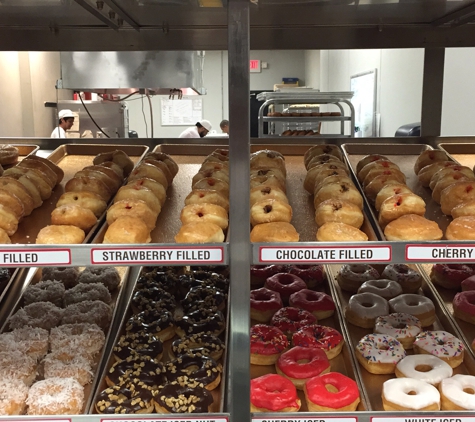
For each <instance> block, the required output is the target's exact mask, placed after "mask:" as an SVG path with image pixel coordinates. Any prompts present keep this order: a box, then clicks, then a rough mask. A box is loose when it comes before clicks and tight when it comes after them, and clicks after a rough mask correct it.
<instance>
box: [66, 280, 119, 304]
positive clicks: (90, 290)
mask: <svg viewBox="0 0 475 422" xmlns="http://www.w3.org/2000/svg"><path fill="white" fill-rule="evenodd" d="M85 300H100V301H101V302H104V303H107V304H110V303H111V302H112V298H111V295H110V293H109V290H108V289H107V287H106V286H104V284H102V283H80V284H78V285H77V286H75V287H73V288H72V289H69V290H67V291H66V292H65V293H64V306H69V305H72V304H74V303H79V302H83V301H85Z"/></svg>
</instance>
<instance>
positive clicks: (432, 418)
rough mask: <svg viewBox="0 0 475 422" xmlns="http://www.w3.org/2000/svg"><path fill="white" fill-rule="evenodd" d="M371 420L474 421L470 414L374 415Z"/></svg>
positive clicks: (375, 421) (373, 421) (395, 421)
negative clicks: (402, 416) (398, 416)
mask: <svg viewBox="0 0 475 422" xmlns="http://www.w3.org/2000/svg"><path fill="white" fill-rule="evenodd" d="M371 422H475V417H471V416H457V417H455V416H446V415H444V417H442V418H441V417H438V416H433V415H423V416H422V417H421V416H420V415H418V416H406V417H405V418H395V417H392V416H388V417H381V418H379V417H376V418H371Z"/></svg>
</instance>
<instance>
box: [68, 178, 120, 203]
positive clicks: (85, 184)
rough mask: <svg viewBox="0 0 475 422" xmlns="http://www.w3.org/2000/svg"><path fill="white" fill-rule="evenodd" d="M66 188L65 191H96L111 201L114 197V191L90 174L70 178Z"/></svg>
mask: <svg viewBox="0 0 475 422" xmlns="http://www.w3.org/2000/svg"><path fill="white" fill-rule="evenodd" d="M64 190H65V192H83V191H87V192H92V193H96V194H97V195H99V196H100V197H101V198H102V199H103V200H104V201H106V202H109V199H111V197H112V191H111V190H110V189H109V187H108V186H107V185H106V184H105V183H104V182H103V181H102V180H100V179H96V178H94V177H90V176H82V177H73V178H72V179H70V180H68V182H67V183H66V186H65V187H64Z"/></svg>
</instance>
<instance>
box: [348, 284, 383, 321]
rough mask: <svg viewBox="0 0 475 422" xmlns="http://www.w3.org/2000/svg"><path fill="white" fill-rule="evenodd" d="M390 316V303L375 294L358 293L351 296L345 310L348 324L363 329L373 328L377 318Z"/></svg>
mask: <svg viewBox="0 0 475 422" xmlns="http://www.w3.org/2000/svg"><path fill="white" fill-rule="evenodd" d="M388 314H389V305H388V301H387V300H386V299H384V298H383V297H381V296H378V295H376V294H374V293H357V294H355V295H353V296H351V298H350V300H349V301H348V306H347V307H346V309H345V318H346V319H347V320H348V322H350V323H351V324H353V325H356V326H358V327H362V328H373V327H374V323H375V322H376V318H378V317H379V316H381V315H388Z"/></svg>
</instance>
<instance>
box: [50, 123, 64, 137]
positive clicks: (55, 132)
mask: <svg viewBox="0 0 475 422" xmlns="http://www.w3.org/2000/svg"><path fill="white" fill-rule="evenodd" d="M50 138H66V131H65V130H64V129H63V128H62V127H61V126H58V127H56V128H54V130H53V132H51V136H50Z"/></svg>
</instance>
